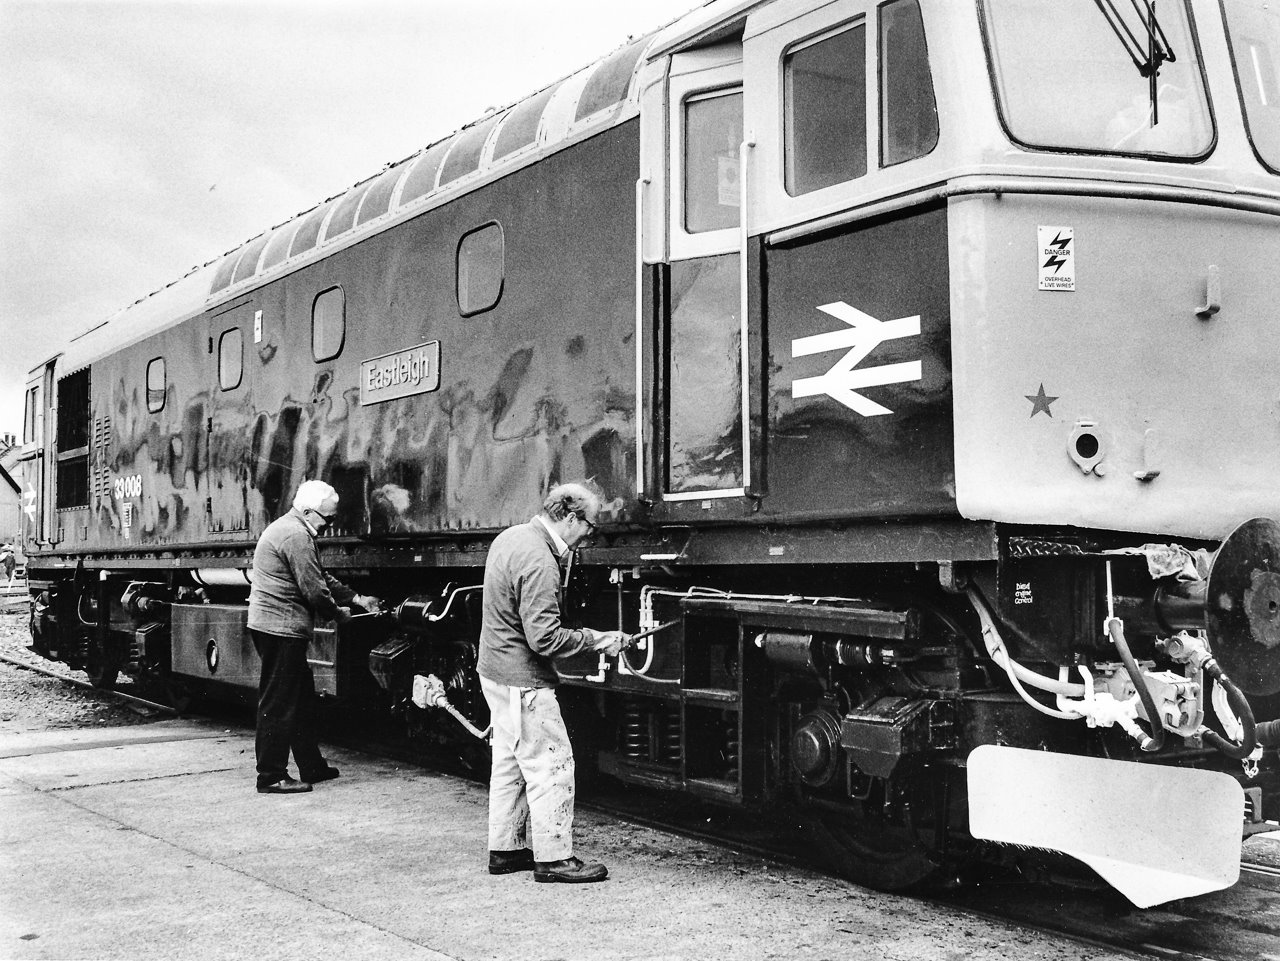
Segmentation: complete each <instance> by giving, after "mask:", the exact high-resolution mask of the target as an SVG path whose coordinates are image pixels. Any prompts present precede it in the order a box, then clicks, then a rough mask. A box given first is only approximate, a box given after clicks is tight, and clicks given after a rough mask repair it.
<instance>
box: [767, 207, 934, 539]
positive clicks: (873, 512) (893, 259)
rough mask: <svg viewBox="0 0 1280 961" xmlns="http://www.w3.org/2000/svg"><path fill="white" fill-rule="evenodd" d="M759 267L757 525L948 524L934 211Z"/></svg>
mask: <svg viewBox="0 0 1280 961" xmlns="http://www.w3.org/2000/svg"><path fill="white" fill-rule="evenodd" d="M766 257H767V261H766V273H767V283H766V285H765V288H766V290H767V292H768V293H767V296H768V308H767V312H768V338H769V348H770V350H769V363H768V384H769V411H768V438H769V446H768V465H769V467H768V486H769V494H768V496H767V498H766V500H765V504H766V508H765V512H766V513H767V514H770V515H788V516H806V515H809V516H811V515H828V516H829V515H841V516H849V515H855V516H859V517H875V516H893V515H896V516H928V515H937V514H953V513H954V511H955V481H954V466H953V462H952V449H953V441H952V432H951V421H952V410H951V331H950V313H949V311H950V293H949V280H948V265H947V222H946V213H945V210H943V209H942V208H941V207H933V208H921V209H917V210H916V211H914V212H912V213H909V214H907V215H905V216H899V217H896V218H894V219H889V220H879V221H873V222H870V223H862V224H858V225H857V226H856V228H852V229H849V228H846V229H845V230H843V231H841V232H839V233H837V234H835V235H833V236H828V237H819V238H808V239H807V240H805V241H801V242H797V243H795V244H792V245H788V246H786V247H779V248H773V249H768V251H767V255H766ZM894 324H897V325H898V326H897V327H895V326H894ZM817 338H825V339H823V340H818V339H817Z"/></svg>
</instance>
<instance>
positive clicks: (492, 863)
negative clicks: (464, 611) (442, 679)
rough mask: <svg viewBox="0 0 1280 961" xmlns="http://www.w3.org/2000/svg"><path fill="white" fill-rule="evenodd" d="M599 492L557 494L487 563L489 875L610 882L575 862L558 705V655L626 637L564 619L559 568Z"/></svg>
mask: <svg viewBox="0 0 1280 961" xmlns="http://www.w3.org/2000/svg"><path fill="white" fill-rule="evenodd" d="M600 506H601V499H600V495H599V494H597V493H596V492H595V491H593V490H591V489H589V488H588V487H586V486H585V485H584V484H562V485H560V486H559V487H555V488H553V489H552V490H551V493H549V494H548V495H547V499H546V500H545V501H544V502H543V504H542V511H541V513H539V514H538V515H537V516H535V517H534V518H533V519H532V520H530V521H529V522H528V523H527V524H518V525H516V526H515V527H511V528H508V529H507V530H505V531H503V532H502V533H501V534H499V535H498V536H497V537H496V538H494V541H493V544H492V545H491V546H490V548H489V556H488V558H487V559H486V561H485V566H484V609H483V618H482V621H481V626H480V656H479V659H478V662H477V664H476V671H477V672H478V673H479V675H480V686H481V688H482V689H483V690H484V696H485V700H486V701H488V703H489V715H490V720H491V722H492V724H493V767H492V769H491V771H490V778H489V873H490V874H509V873H512V872H514V871H528V870H532V871H533V878H534V880H535V881H567V882H579V883H581V882H586V881H603V880H604V879H605V878H606V877H608V875H609V871H608V869H607V868H606V867H605V866H604V865H603V864H597V863H584V862H583V861H581V860H580V859H579V858H576V857H574V856H573V797H574V783H573V747H572V745H570V743H569V734H568V732H567V731H566V730H565V726H564V720H563V719H562V718H561V716H560V705H559V702H558V701H557V700H556V691H555V688H556V684H557V682H558V681H559V677H558V676H557V674H556V670H555V668H554V667H553V666H552V659H553V658H558V657H569V656H570V655H573V654H578V653H580V652H582V651H603V652H604V653H606V654H608V655H610V656H613V655H616V654H617V653H618V652H619V651H620V650H622V647H623V646H624V644H625V643H626V641H627V636H626V635H625V634H623V633H622V632H621V631H607V632H603V631H595V630H592V629H591V628H586V627H584V628H577V629H571V628H567V627H564V626H563V625H562V624H561V623H560V592H561V584H562V578H561V565H562V564H564V563H566V562H567V561H568V558H569V555H570V553H571V552H572V551H573V549H574V548H575V547H577V546H578V545H579V544H580V543H582V542H583V541H584V540H586V539H587V538H589V537H590V536H591V535H592V534H594V533H595V530H596V522H597V520H598V519H599V516H600Z"/></svg>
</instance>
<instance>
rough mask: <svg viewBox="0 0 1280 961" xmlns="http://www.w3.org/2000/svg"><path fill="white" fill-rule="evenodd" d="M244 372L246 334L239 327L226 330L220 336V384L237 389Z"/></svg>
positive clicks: (226, 388)
mask: <svg viewBox="0 0 1280 961" xmlns="http://www.w3.org/2000/svg"><path fill="white" fill-rule="evenodd" d="M243 374H244V334H242V333H241V332H240V328H239V327H232V328H231V329H230V330H224V331H223V332H222V336H221V337H219V338H218V386H219V387H221V388H222V389H223V390H235V389H236V388H237V387H239V386H240V380H241V377H242V376H243Z"/></svg>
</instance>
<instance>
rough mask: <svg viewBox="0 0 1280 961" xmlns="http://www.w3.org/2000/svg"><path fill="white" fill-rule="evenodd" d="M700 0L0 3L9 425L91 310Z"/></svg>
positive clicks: (0, 230) (2, 309) (0, 351)
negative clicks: (44, 367)
mask: <svg viewBox="0 0 1280 961" xmlns="http://www.w3.org/2000/svg"><path fill="white" fill-rule="evenodd" d="M700 4H701V0H182V2H180V0H165V2H154V0H153V2H121V0H81V2H66V0H0V433H14V434H17V433H20V431H21V426H22V392H23V388H24V384H25V381H26V376H27V371H28V370H29V369H30V368H32V367H34V366H35V365H37V364H39V363H42V362H43V361H44V360H46V359H47V358H48V357H50V356H51V355H53V354H54V353H56V352H57V351H58V350H60V349H62V347H63V346H64V345H65V343H66V341H67V340H68V339H69V338H70V337H73V336H74V335H75V334H77V333H79V332H80V331H82V330H84V329H85V328H86V327H89V326H91V325H92V324H95V323H97V322H98V321H101V320H103V319H105V318H106V317H109V316H110V315H111V314H113V313H115V312H116V311H118V310H120V309H121V308H122V307H125V306H126V305H128V304H130V303H132V302H133V301H135V300H137V299H138V298H139V297H142V296H144V295H146V294H148V293H150V292H152V291H154V290H157V289H159V288H161V287H163V286H165V285H166V284H168V283H170V282H171V281H173V280H176V279H178V278H179V277H181V276H182V275H183V274H185V273H186V272H187V271H188V270H189V269H190V268H192V267H194V266H196V265H198V264H203V263H207V262H208V261H210V260H213V259H214V258H216V257H217V256H219V255H220V254H222V253H224V252H225V251H227V250H229V249H231V248H232V247H235V246H237V245H239V244H240V243H242V242H243V241H245V240H248V239H249V238H251V237H253V236H256V235H257V234H259V233H261V232H262V230H263V229H265V228H267V227H270V226H273V225H275V224H278V223H280V222H281V221H283V220H286V219H288V218H289V217H291V216H293V215H294V214H296V213H299V212H300V211H303V210H306V209H308V208H310V207H312V206H314V205H315V204H316V203H317V202H319V201H321V200H323V199H325V198H327V197H330V196H332V195H334V194H336V193H338V192H340V191H341V190H343V189H344V188H346V187H349V186H350V185H352V184H354V183H356V182H357V181H359V180H363V179H364V178H365V177H367V176H369V175H371V174H373V173H376V172H377V171H378V170H380V169H381V168H382V167H383V166H384V165H385V164H386V163H388V162H389V161H393V160H399V159H401V158H403V157H406V156H409V155H410V154H413V153H415V152H416V151H417V150H418V149H420V148H421V147H423V146H425V145H426V144H428V143H430V142H432V141H434V140H438V139H440V138H441V137H442V136H444V135H446V134H448V133H450V132H451V131H453V130H455V129H457V128H458V127H460V126H462V125H463V124H465V123H467V122H468V121H470V120H474V119H476V118H478V117H479V116H480V115H481V114H483V113H484V111H485V110H486V109H487V108H489V107H497V106H504V105H506V104H509V103H511V102H513V101H515V100H519V99H521V98H522V97H524V96H525V95H527V94H530V93H533V92H534V91H535V90H537V89H539V88H541V87H544V86H546V85H547V84H548V83H550V82H552V81H554V80H557V79H559V78H560V77H563V76H565V75H566V74H568V73H571V72H573V71H574V70H577V69H578V68H579V67H582V66H585V65H586V64H588V63H590V62H592V61H593V60H595V59H597V58H599V57H601V56H603V55H605V54H606V53H608V52H609V51H611V50H612V49H613V48H615V47H617V46H618V45H620V44H621V43H623V42H624V41H625V40H626V39H627V37H628V36H629V35H639V34H643V33H646V32H648V31H649V30H651V29H653V28H654V27H657V26H661V25H663V24H665V23H667V22H668V21H670V20H672V19H673V18H674V17H676V16H678V15H679V14H681V13H684V12H686V11H688V10H690V9H693V8H695V7H697V6H699V5H700Z"/></svg>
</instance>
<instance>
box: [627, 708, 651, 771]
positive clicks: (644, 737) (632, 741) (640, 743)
mask: <svg viewBox="0 0 1280 961" xmlns="http://www.w3.org/2000/svg"><path fill="white" fill-rule="evenodd" d="M622 756H623V757H629V758H636V759H640V758H647V757H648V756H649V723H648V717H647V716H646V714H645V713H644V711H642V710H641V708H640V705H639V704H637V703H636V702H635V701H628V702H626V703H624V704H623V705H622Z"/></svg>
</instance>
